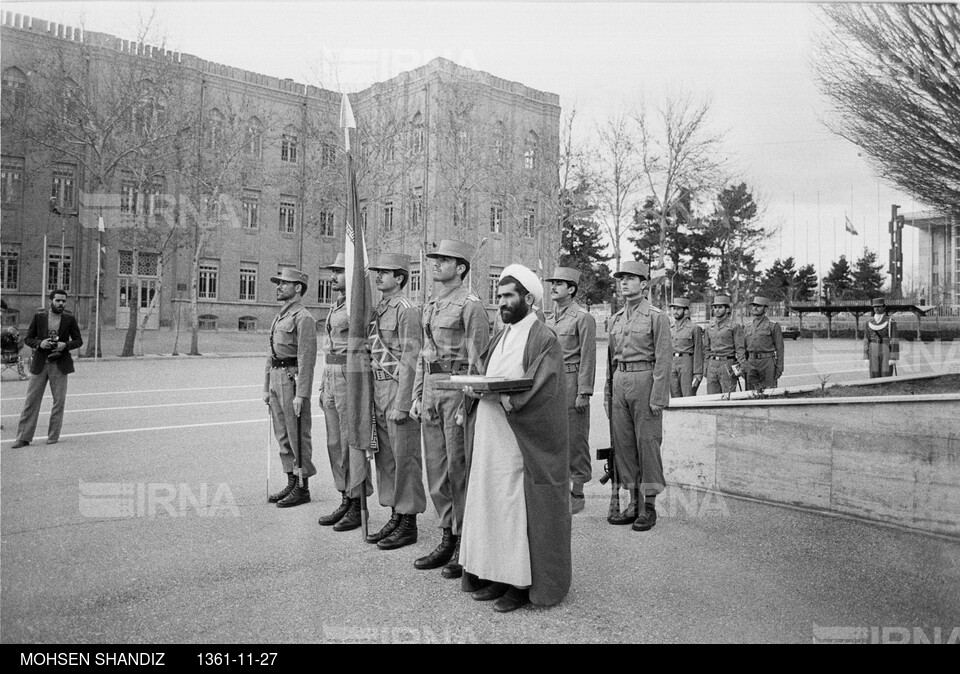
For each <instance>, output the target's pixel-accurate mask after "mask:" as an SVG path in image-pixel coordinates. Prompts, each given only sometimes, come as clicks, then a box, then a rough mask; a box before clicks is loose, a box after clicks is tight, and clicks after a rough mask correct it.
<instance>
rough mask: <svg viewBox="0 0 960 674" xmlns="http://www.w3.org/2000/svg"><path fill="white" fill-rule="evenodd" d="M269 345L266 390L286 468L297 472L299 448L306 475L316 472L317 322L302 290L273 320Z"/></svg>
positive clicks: (281, 455) (264, 387)
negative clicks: (296, 408)
mask: <svg viewBox="0 0 960 674" xmlns="http://www.w3.org/2000/svg"><path fill="white" fill-rule="evenodd" d="M270 346H271V352H270V355H269V356H268V357H267V367H266V372H265V375H264V382H263V392H264V395H266V396H269V398H270V403H269V404H270V415H271V416H272V417H273V432H274V435H276V438H277V443H278V444H279V445H280V461H281V463H282V464H283V472H285V473H293V472H294V469H295V468H296V457H297V452H298V451H299V454H300V466H301V469H302V472H303V477H311V476H312V475H316V474H317V469H316V468H315V467H314V465H313V442H312V440H311V427H312V418H311V414H310V397H311V394H312V392H313V370H314V367H316V364H317V324H316V320H315V319H314V317H313V316H312V315H311V314H310V312H309V311H308V310H307V308H306V307H304V306H303V303H302V301H301V297H300V295H299V294H298V295H296V296H295V297H294V298H293V299H291V300H290V301H289V302H287V303H286V304H284V305H283V307H282V308H281V309H280V313H279V314H278V315H277V317H276V318H275V319H274V320H273V325H272V326H271V327H270ZM297 396H300V397H302V398H303V404H302V406H301V408H300V417H299V420H298V418H297V415H296V414H295V413H294V411H293V399H294V398H295V397H297ZM298 421H299V431H298ZM298 433H299V435H298Z"/></svg>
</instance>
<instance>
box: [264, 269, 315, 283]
mask: <svg viewBox="0 0 960 674" xmlns="http://www.w3.org/2000/svg"><path fill="white" fill-rule="evenodd" d="M270 281H271V283H280V282H282V281H285V282H287V283H302V284H303V285H304V286H306V285H307V275H306V274H304V273H303V272H302V271H300V270H299V269H291V268H290V267H284V268H283V269H281V270H280V273H279V274H277V275H276V276H271V277H270Z"/></svg>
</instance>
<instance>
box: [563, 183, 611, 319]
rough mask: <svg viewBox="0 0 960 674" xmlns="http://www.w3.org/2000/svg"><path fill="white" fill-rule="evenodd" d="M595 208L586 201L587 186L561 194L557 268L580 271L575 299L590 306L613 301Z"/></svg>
mask: <svg viewBox="0 0 960 674" xmlns="http://www.w3.org/2000/svg"><path fill="white" fill-rule="evenodd" d="M595 213H596V207H595V206H593V205H592V204H591V203H590V200H589V185H588V184H587V183H586V182H581V183H580V184H579V185H577V186H576V187H575V188H574V189H572V190H567V191H566V192H565V193H564V194H562V195H561V213H560V217H561V224H562V226H563V229H562V231H561V235H560V261H559V264H560V266H563V267H573V268H575V269H579V270H580V287H579V289H578V290H577V296H576V299H577V301H578V302H579V303H580V304H583V305H586V306H590V305H592V304H600V303H602V302H609V301H610V300H611V299H612V298H613V289H614V285H613V284H614V280H613V277H612V276H611V275H610V269H609V268H608V267H607V265H606V264H605V263H606V262H607V261H608V260H610V255H607V254H606V253H605V252H604V248H605V246H604V244H603V242H602V241H601V239H600V228H599V226H598V225H597V223H596V221H595V220H594V219H593V216H594V214H595Z"/></svg>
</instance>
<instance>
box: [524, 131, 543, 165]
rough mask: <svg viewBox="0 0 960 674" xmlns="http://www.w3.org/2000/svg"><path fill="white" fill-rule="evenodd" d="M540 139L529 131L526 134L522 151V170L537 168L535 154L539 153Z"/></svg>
mask: <svg viewBox="0 0 960 674" xmlns="http://www.w3.org/2000/svg"><path fill="white" fill-rule="evenodd" d="M539 145H540V138H539V137H538V136H537V134H536V133H534V132H533V131H531V132H530V133H528V134H527V142H526V145H525V147H524V149H523V168H525V169H535V168H536V167H537V161H538V158H537V154H538V152H539Z"/></svg>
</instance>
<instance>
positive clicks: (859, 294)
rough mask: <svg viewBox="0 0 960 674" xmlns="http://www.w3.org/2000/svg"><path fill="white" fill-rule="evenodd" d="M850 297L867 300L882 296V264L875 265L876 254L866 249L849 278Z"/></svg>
mask: <svg viewBox="0 0 960 674" xmlns="http://www.w3.org/2000/svg"><path fill="white" fill-rule="evenodd" d="M851 281H852V284H851V289H850V290H851V292H850V294H851V296H852V297H853V298H855V299H862V300H869V299H872V298H874V297H878V296H880V295H881V294H882V290H881V289H882V288H883V263H879V264H878V263H877V254H876V253H875V252H873V251H872V250H869V249H867V248H864V249H863V255H862V256H861V257H860V259H859V260H857V261H856V263H855V264H854V269H853V273H852V276H851Z"/></svg>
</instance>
